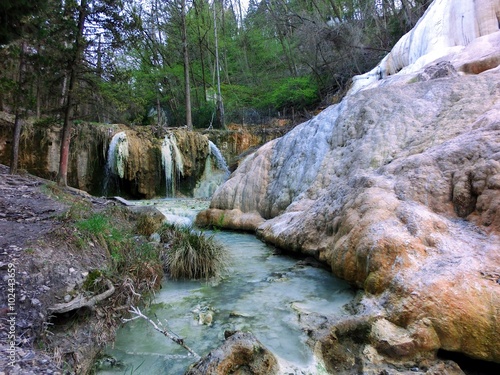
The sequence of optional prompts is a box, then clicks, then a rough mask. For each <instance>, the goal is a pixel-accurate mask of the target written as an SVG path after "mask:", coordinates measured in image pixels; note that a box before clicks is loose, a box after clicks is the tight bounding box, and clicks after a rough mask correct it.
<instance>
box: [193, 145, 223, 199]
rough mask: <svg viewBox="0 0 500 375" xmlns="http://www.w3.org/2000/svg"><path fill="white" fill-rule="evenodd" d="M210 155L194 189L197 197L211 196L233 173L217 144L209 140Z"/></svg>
mask: <svg viewBox="0 0 500 375" xmlns="http://www.w3.org/2000/svg"><path fill="white" fill-rule="evenodd" d="M208 146H209V149H208V157H207V160H206V161H205V171H204V172H203V176H202V178H201V179H200V181H199V182H198V184H197V185H196V188H195V189H194V191H193V196H194V197H195V198H210V197H211V196H212V195H213V194H214V192H215V190H217V188H218V187H219V186H220V185H222V184H223V183H224V182H225V181H226V180H227V179H228V178H229V175H230V174H231V173H230V171H229V168H228V166H227V163H226V160H225V159H224V156H222V153H221V152H220V150H219V149H218V148H217V146H216V145H215V144H214V143H213V142H212V141H208Z"/></svg>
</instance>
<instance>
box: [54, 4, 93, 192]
mask: <svg viewBox="0 0 500 375" xmlns="http://www.w3.org/2000/svg"><path fill="white" fill-rule="evenodd" d="M87 7H88V5H87V0H80V5H79V6H78V23H77V30H76V34H75V41H74V43H75V44H74V47H73V54H72V57H71V59H70V60H69V65H68V71H69V84H68V90H67V92H66V95H65V103H64V122H63V128H62V136H61V151H60V160H59V173H58V175H57V183H58V184H59V185H60V186H66V185H67V184H68V181H67V176H68V161H69V146H70V143H71V130H72V125H73V124H72V119H71V114H72V112H73V101H74V99H75V86H76V80H77V71H78V68H79V65H80V64H81V61H82V55H83V51H84V48H85V41H84V37H83V33H84V31H85V18H86V16H87V13H88V9H87Z"/></svg>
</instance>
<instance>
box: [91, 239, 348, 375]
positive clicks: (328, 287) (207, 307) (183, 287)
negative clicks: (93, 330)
mask: <svg viewBox="0 0 500 375" xmlns="http://www.w3.org/2000/svg"><path fill="white" fill-rule="evenodd" d="M214 235H215V238H216V239H217V240H218V241H220V242H221V243H223V244H224V245H225V246H226V247H227V249H228V251H229V252H230V254H231V265H230V267H229V270H228V272H227V274H226V275H225V277H224V278H223V280H221V281H219V282H217V283H206V282H200V281H171V280H165V281H164V282H163V285H162V289H161V290H160V291H159V292H158V293H157V295H156V298H155V299H154V303H153V304H152V305H151V306H150V308H148V309H146V310H144V311H143V312H144V313H145V314H146V315H147V316H149V317H150V318H152V319H153V320H155V321H156V320H157V319H158V320H160V321H161V322H162V323H163V324H164V325H165V326H166V327H167V328H168V330H170V331H172V332H175V333H176V334H177V335H178V336H180V337H182V338H183V339H184V342H185V343H186V344H187V345H188V346H189V347H191V348H192V349H193V350H194V351H195V352H196V353H198V354H199V355H201V356H203V355H205V354H207V353H208V352H209V351H210V350H212V349H214V348H216V347H218V346H220V345H221V344H222V342H223V340H224V331H225V330H243V331H251V332H252V333H253V334H254V335H255V336H256V337H257V338H258V339H259V340H260V341H261V342H262V343H263V344H264V345H265V346H267V347H268V348H269V349H270V350H271V351H272V352H273V353H274V354H276V355H277V356H279V357H280V358H282V359H283V360H285V361H287V362H289V363H290V364H291V365H292V366H293V367H295V368H298V369H309V368H311V366H314V359H313V356H312V352H311V349H310V348H309V347H308V346H307V345H306V340H307V336H306V335H305V334H304V333H303V332H302V330H301V327H300V325H299V320H298V313H297V309H299V310H301V311H304V310H305V311H313V312H317V313H320V314H326V315H335V314H341V313H342V306H343V305H344V304H346V303H347V302H349V301H350V300H351V299H352V297H353V292H352V290H351V289H350V288H349V286H348V285H347V284H346V283H345V282H343V281H341V280H339V279H337V278H335V277H333V276H332V275H331V274H330V273H329V272H328V271H326V270H324V269H319V268H312V267H309V266H304V265H302V264H301V263H300V261H299V260H297V259H292V258H289V257H286V256H283V255H277V254H276V252H275V249H274V248H272V247H270V246H267V245H266V244H264V243H262V242H261V241H259V240H258V239H257V238H256V237H255V236H253V235H250V234H243V233H236V232H217V233H215V234H214ZM208 311H209V312H210V314H212V315H213V321H212V324H211V325H207V324H203V323H202V322H200V314H202V315H203V314H206V312H208ZM106 353H107V354H108V355H111V356H112V357H114V358H116V359H117V360H119V361H120V362H121V363H122V366H121V367H113V368H111V367H109V368H107V369H105V370H101V371H100V372H98V373H99V374H101V375H103V374H117V373H118V374H123V373H127V374H130V373H132V374H169V375H176V374H183V373H184V372H185V371H186V369H187V367H188V366H189V365H190V364H191V363H193V362H194V358H193V357H189V356H187V351H186V350H185V349H184V348H182V347H180V346H179V345H177V344H175V343H173V342H171V341H170V340H169V339H168V338H166V337H164V336H162V335H161V334H160V333H159V332H157V331H155V330H154V329H153V327H152V326H151V325H150V324H149V323H147V322H145V321H144V320H142V319H139V320H134V321H132V322H129V323H127V324H125V325H124V326H123V328H121V329H120V330H119V331H118V333H117V337H116V341H115V343H114V347H113V348H108V350H107V351H106ZM306 372H308V371H306Z"/></svg>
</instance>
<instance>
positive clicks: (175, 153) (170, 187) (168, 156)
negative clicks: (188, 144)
mask: <svg viewBox="0 0 500 375" xmlns="http://www.w3.org/2000/svg"><path fill="white" fill-rule="evenodd" d="M161 161H162V166H163V170H164V172H165V183H166V193H165V195H166V196H167V198H171V197H175V193H176V189H177V185H178V182H179V179H180V176H181V175H182V174H183V173H184V163H183V161H182V154H181V151H180V150H179V147H178V146H177V139H176V138H175V135H174V134H167V135H166V136H165V138H164V139H163V143H162V145H161Z"/></svg>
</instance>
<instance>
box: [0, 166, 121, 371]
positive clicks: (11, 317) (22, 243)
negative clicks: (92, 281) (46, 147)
mask: <svg viewBox="0 0 500 375" xmlns="http://www.w3.org/2000/svg"><path fill="white" fill-rule="evenodd" d="M51 186H53V185H52V184H51V183H50V182H48V181H45V180H42V179H40V178H37V177H34V176H31V175H27V174H24V175H9V174H8V168H7V167H6V166H4V165H0V278H1V279H2V283H0V375H3V374H23V375H25V374H73V373H85V372H87V371H88V368H89V367H90V366H91V364H92V361H93V359H94V356H95V355H96V353H97V352H98V351H99V348H100V347H102V345H103V344H104V343H105V341H106V340H107V339H110V338H112V337H113V334H114V327H115V326H116V324H115V323H116V322H115V323H111V324H110V320H109V314H107V312H106V311H105V310H101V311H99V310H96V309H93V311H90V310H89V311H86V309H85V308H84V309H78V310H76V312H69V313H66V314H63V315H59V316H53V315H51V314H50V309H49V308H50V307H52V306H54V305H55V304H58V303H61V302H67V301H68V300H69V299H71V298H72V296H74V295H75V294H76V291H77V290H78V289H79V287H80V286H81V284H82V283H83V281H84V280H85V279H86V277H87V275H88V274H89V271H91V270H93V269H103V268H104V267H105V266H106V264H107V262H109V255H108V252H107V250H106V249H103V248H102V247H99V245H98V244H93V243H89V244H88V246H87V247H88V248H86V249H85V248H84V249H83V250H82V249H78V251H75V248H74V247H73V246H71V245H70V242H71V241H70V240H69V239H70V237H71V236H70V234H71V233H70V231H71V230H74V228H73V229H72V228H68V226H67V221H65V220H64V216H65V215H66V214H67V212H68V210H69V208H70V207H71V205H72V204H74V203H75V202H86V204H88V205H91V206H92V207H91V209H93V210H102V208H103V207H105V206H108V205H109V204H114V203H113V202H110V201H107V200H104V199H98V198H94V197H91V196H89V195H86V194H85V193H83V192H80V191H77V190H71V189H69V192H70V194H67V196H66V199H65V200H64V201H61V200H60V199H58V197H57V192H56V191H55V190H54V191H51ZM68 197H70V198H69V199H70V201H69V202H68ZM71 197H73V198H71ZM71 200H73V201H71ZM13 270H15V273H14V272H13ZM12 279H14V280H15V284H13V283H12ZM9 285H10V290H9ZM13 302H14V303H13ZM114 318H117V319H115V320H118V318H119V315H115V316H114ZM14 324H15V337H13V336H14V335H13V331H12V330H11V326H12V327H13V326H14ZM9 333H10V334H11V335H10V336H9ZM12 348H14V350H12Z"/></svg>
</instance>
